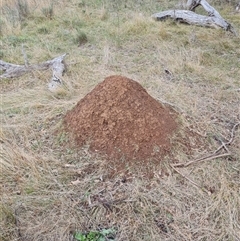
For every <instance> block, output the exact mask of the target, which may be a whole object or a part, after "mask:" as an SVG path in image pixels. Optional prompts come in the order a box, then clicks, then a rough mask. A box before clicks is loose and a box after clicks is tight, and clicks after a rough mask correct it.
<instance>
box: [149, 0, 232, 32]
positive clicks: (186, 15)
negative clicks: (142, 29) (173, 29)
mask: <svg viewBox="0 0 240 241" xmlns="http://www.w3.org/2000/svg"><path fill="white" fill-rule="evenodd" d="M199 5H201V6H202V7H203V8H204V9H205V10H206V11H207V13H208V16H205V15H200V14H196V13H195V12H194V10H195V9H196V7H198V6H199ZM187 9H188V10H167V11H163V12H160V13H155V14H153V15H152V17H153V18H154V19H155V20H158V21H161V20H165V19H167V18H172V19H174V20H176V21H179V22H183V23H187V24H191V25H198V26H203V27H210V28H223V29H224V30H226V31H230V32H232V33H234V34H235V35H236V31H235V30H234V28H233V26H232V25H231V24H230V23H228V22H227V21H226V20H225V19H223V18H222V17H221V15H220V14H219V13H218V11H216V10H215V9H214V8H213V7H212V6H210V5H209V4H208V2H207V1H205V0H189V1H188V2H187Z"/></svg>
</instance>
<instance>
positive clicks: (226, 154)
mask: <svg viewBox="0 0 240 241" xmlns="http://www.w3.org/2000/svg"><path fill="white" fill-rule="evenodd" d="M230 155H231V153H224V154H219V155H215V154H211V155H209V156H206V157H201V158H198V159H196V160H193V161H189V162H186V163H177V164H173V166H174V167H188V166H190V165H191V164H193V163H196V162H203V161H210V160H213V159H217V158H220V157H226V156H230Z"/></svg>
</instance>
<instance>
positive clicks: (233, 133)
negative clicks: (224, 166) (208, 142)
mask: <svg viewBox="0 0 240 241" xmlns="http://www.w3.org/2000/svg"><path fill="white" fill-rule="evenodd" d="M239 125H240V122H238V123H236V124H235V125H234V126H233V128H232V130H231V136H230V139H229V141H228V142H226V143H225V142H222V145H221V146H220V147H218V148H217V150H215V151H214V153H213V154H210V155H208V156H205V157H201V158H198V159H196V160H193V161H189V162H186V163H177V164H173V166H174V167H187V166H189V165H191V164H193V163H196V162H203V161H210V160H213V159H217V158H220V157H226V156H231V152H230V151H229V150H228V148H227V145H230V144H231V143H232V142H233V140H234V137H235V131H236V129H237V127H238V126H239ZM222 148H224V149H225V151H226V153H223V154H218V155H217V153H218V152H219V151H220V150H221V149H222Z"/></svg>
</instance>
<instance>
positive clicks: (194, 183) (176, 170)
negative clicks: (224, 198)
mask: <svg viewBox="0 0 240 241" xmlns="http://www.w3.org/2000/svg"><path fill="white" fill-rule="evenodd" d="M170 166H171V168H172V169H173V170H174V171H175V172H177V173H178V174H180V175H181V176H182V177H183V178H185V179H186V180H188V181H189V182H190V183H192V184H193V185H194V186H196V187H198V188H200V189H201V190H203V191H204V192H206V193H207V194H209V191H208V190H207V189H206V188H204V187H201V186H200V185H198V184H197V183H196V182H194V181H193V180H191V179H190V178H188V177H187V176H186V175H184V174H182V173H181V172H180V171H178V169H176V168H175V167H174V166H173V165H171V164H170Z"/></svg>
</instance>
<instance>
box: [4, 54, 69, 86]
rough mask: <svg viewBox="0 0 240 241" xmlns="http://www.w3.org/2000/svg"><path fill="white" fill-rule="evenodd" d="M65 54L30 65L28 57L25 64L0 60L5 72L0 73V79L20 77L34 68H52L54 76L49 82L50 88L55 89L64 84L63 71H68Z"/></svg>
mask: <svg viewBox="0 0 240 241" xmlns="http://www.w3.org/2000/svg"><path fill="white" fill-rule="evenodd" d="M65 56H66V54H63V55H61V56H58V57H56V58H54V59H52V60H48V61H46V62H43V63H41V64H33V65H28V64H27V60H26V58H25V65H17V64H11V63H7V62H5V61H3V60H0V70H1V71H3V74H2V75H0V79H4V78H14V77H19V76H22V75H24V74H26V73H28V72H31V71H34V70H47V69H49V68H52V71H53V76H52V79H51V81H50V83H49V84H48V88H49V90H51V91H54V88H56V87H57V86H59V85H62V80H61V78H62V76H63V73H64V72H65V71H66V66H65V63H64V58H65Z"/></svg>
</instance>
